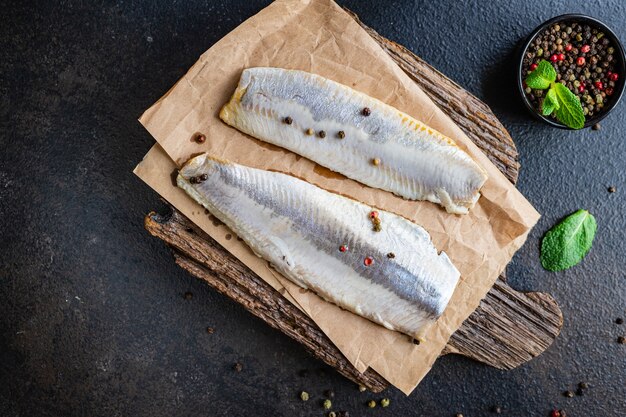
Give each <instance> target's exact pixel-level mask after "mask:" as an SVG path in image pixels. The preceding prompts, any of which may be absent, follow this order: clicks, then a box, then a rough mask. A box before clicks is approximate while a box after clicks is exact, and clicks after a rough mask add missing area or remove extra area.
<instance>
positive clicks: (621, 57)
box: [517, 13, 626, 130]
mask: <svg viewBox="0 0 626 417" xmlns="http://www.w3.org/2000/svg"><path fill="white" fill-rule="evenodd" d="M568 20H574V21H579V22H583V23H585V22H587V23H589V24H590V25H592V26H595V27H596V28H597V29H599V30H602V32H604V33H605V36H609V38H610V39H611V41H613V43H614V47H615V52H616V53H615V54H614V55H615V56H616V57H617V58H618V64H617V66H618V67H619V72H620V76H621V77H620V79H619V81H618V84H616V85H615V87H614V92H613V96H612V100H611V102H610V103H609V105H608V106H606V107H605V108H604V109H602V112H600V113H599V114H597V115H593V116H591V117H585V124H584V126H583V128H586V127H589V126H593V125H594V124H596V123H598V122H599V121H601V120H602V119H604V118H605V117H606V116H608V115H609V113H611V111H613V109H614V108H615V106H617V104H618V103H619V101H620V100H621V98H622V95H623V94H624V87H625V85H626V81H625V80H624V78H625V76H626V54H625V52H624V45H622V42H621V41H620V40H619V38H618V36H617V34H616V33H615V31H613V29H611V28H610V27H609V26H607V24H606V23H604V22H602V21H601V20H599V19H596V18H595V17H591V16H588V15H585V14H579V13H568V14H562V15H559V16H555V17H553V18H551V19H548V20H546V21H544V22H543V23H541V24H540V25H539V26H537V27H536V28H535V29H533V31H532V32H530V34H529V35H528V36H527V37H526V39H525V41H524V43H523V45H522V47H521V52H520V54H519V63H518V67H517V87H518V90H519V93H520V96H521V98H522V101H523V102H524V105H525V106H526V108H527V109H528V111H529V112H530V113H531V114H532V115H533V116H534V117H535V118H536V119H538V120H541V121H543V122H544V123H546V124H549V125H550V126H553V127H557V128H560V129H567V130H577V129H573V128H571V127H569V126H566V125H564V124H562V123H560V122H558V121H557V120H554V119H551V118H548V117H546V116H543V115H542V114H541V113H540V112H539V110H537V109H535V107H533V105H532V103H531V102H530V100H528V98H527V97H526V92H525V91H524V85H523V81H524V78H525V77H524V74H523V73H522V71H523V67H524V56H525V55H526V52H527V51H528V48H529V47H530V46H531V44H532V42H533V41H534V40H535V38H536V37H537V35H538V34H539V33H540V32H542V31H543V30H544V29H546V28H547V27H549V26H550V25H552V24H554V23H559V22H563V21H568Z"/></svg>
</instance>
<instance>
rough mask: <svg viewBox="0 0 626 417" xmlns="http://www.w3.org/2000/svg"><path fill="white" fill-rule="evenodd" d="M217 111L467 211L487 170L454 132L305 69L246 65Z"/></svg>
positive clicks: (294, 147)
mask: <svg viewBox="0 0 626 417" xmlns="http://www.w3.org/2000/svg"><path fill="white" fill-rule="evenodd" d="M220 118H221V119H222V120H223V121H224V122H226V123H227V124H229V125H231V126H233V127H235V128H237V129H239V130H241V131H242V132H244V133H247V134H249V135H252V136H254V137H255V138H258V139H260V140H263V141H265V142H268V143H272V144H274V145H277V146H280V147H283V148H286V149H289V150H290V151H292V152H295V153H297V154H300V155H302V156H304V157H306V158H308V159H310V160H312V161H314V162H316V163H318V164H320V165H323V166H325V167H327V168H329V169H331V170H333V171H336V172H339V173H341V174H343V175H345V176H346V177H348V178H352V179H354V180H356V181H359V182H361V183H363V184H365V185H368V186H370V187H374V188H380V189H383V190H387V191H390V192H392V193H394V194H396V195H399V196H401V197H404V198H406V199H410V200H428V201H432V202H433V203H437V204H441V205H442V206H443V207H445V209H446V210H447V211H448V212H450V213H457V214H465V213H467V212H468V210H469V209H470V208H472V207H473V206H474V204H475V203H476V201H477V200H478V198H479V197H480V193H479V190H480V188H481V187H482V186H483V184H484V183H485V181H486V180H487V174H486V173H485V171H484V170H483V169H482V168H481V167H480V165H478V163H476V161H474V160H473V159H472V157H471V156H469V155H468V154H467V153H466V152H465V151H463V150H462V149H460V148H459V147H458V146H457V145H456V144H455V143H454V141H453V140H452V139H450V138H448V137H446V136H444V135H442V134H441V133H439V132H437V131H435V130H433V129H431V128H430V127H428V126H426V125H424V124H422V123H421V122H419V121H417V120H415V119H414V118H412V117H411V116H409V115H407V114H405V113H402V112H401V111H399V110H397V109H395V108H393V107H391V106H389V105H387V104H385V103H383V102H381V101H379V100H376V99H374V98H372V97H369V96H367V95H365V94H363V93H360V92H358V91H355V90H353V89H351V88H349V87H346V86H345V85H342V84H339V83H336V82H334V81H331V80H328V79H326V78H323V77H321V76H319V75H315V74H311V73H308V72H305V71H296V70H285V69H282V68H249V69H245V70H244V71H243V73H242V75H241V79H240V80H239V85H238V86H237V89H236V90H235V93H234V94H233V96H232V98H231V99H230V101H229V102H228V103H227V104H226V105H225V106H224V107H223V108H222V110H221V112H220Z"/></svg>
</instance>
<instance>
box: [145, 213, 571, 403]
mask: <svg viewBox="0 0 626 417" xmlns="http://www.w3.org/2000/svg"><path fill="white" fill-rule="evenodd" d="M145 227H146V229H147V230H148V232H150V234H152V235H153V236H156V237H158V238H159V239H161V240H163V241H164V242H165V243H167V244H168V245H169V246H171V247H172V248H173V249H174V250H175V254H176V255H175V256H176V262H177V263H178V264H179V265H180V266H181V267H183V268H184V269H186V270H187V271H189V272H190V273H191V274H192V275H194V276H196V277H198V278H201V279H204V280H205V281H207V282H208V283H209V284H210V285H211V286H212V287H214V288H215V289H217V290H218V291H219V292H220V293H222V294H224V295H226V296H228V297H229V298H232V299H233V300H235V301H237V302H238V303H239V304H241V305H242V306H243V307H244V308H246V309H247V310H248V311H250V312H251V313H252V314H254V315H255V316H257V317H259V318H261V319H262V320H264V321H265V322H266V323H268V324H269V325H270V326H272V327H274V328H276V329H279V330H280V331H281V332H283V333H285V334H286V335H288V336H289V337H291V338H293V339H295V340H297V341H298V342H299V343H301V344H302V345H303V346H305V348H307V350H308V351H309V352H311V353H312V354H313V355H314V356H315V357H317V358H318V359H321V360H322V361H324V362H325V363H327V364H328V365H330V366H332V367H334V368H336V369H337V371H338V372H339V373H341V374H342V375H344V376H346V377H347V378H349V379H351V380H353V381H355V382H356V383H358V384H361V385H364V386H365V387H367V388H368V389H370V390H371V391H373V392H380V391H381V390H383V389H384V388H385V386H386V384H387V383H386V382H385V381H384V379H383V378H382V377H381V376H380V375H378V374H377V373H375V372H373V371H371V370H368V371H367V372H365V373H363V374H361V373H360V372H358V371H357V370H356V369H355V368H354V367H353V366H352V365H351V364H350V363H349V362H348V361H347V359H346V358H345V357H344V356H343V355H342V354H341V352H340V351H339V350H338V349H337V348H336V347H335V345H333V343H332V342H331V341H330V340H329V339H328V337H326V335H324V333H323V332H322V331H321V330H320V329H319V327H318V326H317V325H316V324H315V323H314V322H313V321H312V320H311V319H310V318H309V317H308V316H307V315H305V314H304V313H302V312H301V311H300V310H299V309H298V308H297V307H295V306H294V305H293V304H291V303H290V302H289V301H288V300H287V299H286V298H285V297H283V296H282V295H281V294H280V293H279V292H277V291H276V290H274V289H273V288H272V287H271V286H270V285H269V284H267V283H266V282H265V281H263V280H262V279H261V278H259V277H258V276H257V275H256V274H255V273H254V272H252V271H251V270H250V269H249V268H248V267H246V266H245V265H244V264H243V263H241V261H239V260H238V259H237V258H235V257H234V256H233V255H231V254H230V253H229V252H228V251H226V250H225V249H224V248H222V247H221V246H220V245H219V244H218V243H217V242H215V241H214V240H213V239H212V238H211V237H210V236H208V235H207V234H206V233H204V231H202V230H201V229H199V228H198V227H197V226H196V225H195V224H194V223H193V222H191V221H190V220H189V219H187V218H186V217H185V216H183V215H182V214H180V213H179V212H178V211H177V210H176V209H173V208H172V213H171V215H168V216H165V217H162V216H160V215H158V214H156V213H150V214H149V215H148V216H146V218H145ZM562 324H563V317H562V315H561V311H560V310H559V308H558V306H557V304H556V302H555V301H554V299H553V298H552V297H551V296H550V295H548V294H543V293H528V294H524V293H520V292H517V291H515V290H513V289H512V288H510V287H509V286H508V285H507V284H506V283H505V281H504V279H503V278H502V277H501V278H500V279H499V280H498V281H497V282H496V285H494V287H493V288H492V289H491V291H490V292H489V293H488V294H487V296H486V297H485V299H484V300H483V301H482V302H481V304H480V306H479V307H478V308H477V309H476V311H474V313H472V315H471V316H470V317H469V318H468V319H467V320H466V321H465V322H464V323H463V324H462V325H461V327H460V328H459V329H458V330H457V331H456V332H455V333H454V334H453V335H452V337H451V338H450V341H449V342H448V345H447V346H446V348H445V350H444V351H443V352H442V354H447V353H456V354H461V355H464V356H468V357H470V358H473V359H476V360H478V361H481V362H483V363H486V364H488V365H491V366H495V367H497V368H500V369H512V368H515V367H516V366H519V365H521V364H522V363H524V362H526V361H528V360H530V359H532V358H533V357H535V356H537V355H539V354H540V353H541V352H543V351H544V350H545V349H547V348H548V346H550V345H551V344H552V342H553V341H554V339H555V338H556V336H557V335H558V334H559V332H560V329H561V326H562Z"/></svg>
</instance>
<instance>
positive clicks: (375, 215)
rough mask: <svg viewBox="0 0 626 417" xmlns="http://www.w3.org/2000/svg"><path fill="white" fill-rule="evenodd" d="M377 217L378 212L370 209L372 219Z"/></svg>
mask: <svg viewBox="0 0 626 417" xmlns="http://www.w3.org/2000/svg"><path fill="white" fill-rule="evenodd" d="M375 217H378V212H377V211H370V219H373V218H375Z"/></svg>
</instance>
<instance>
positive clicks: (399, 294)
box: [177, 154, 460, 339]
mask: <svg viewBox="0 0 626 417" xmlns="http://www.w3.org/2000/svg"><path fill="white" fill-rule="evenodd" d="M177 183H178V186H179V187H180V188H182V189H183V190H185V191H186V192H187V193H188V194H189V195H190V196H191V197H192V198H193V199H194V200H196V201H197V202H198V203H200V204H201V205H203V206H204V207H205V208H207V209H208V210H209V211H210V212H211V213H212V214H213V215H214V216H215V217H217V218H218V219H219V220H221V221H222V222H224V223H225V224H226V225H227V226H228V227H229V228H230V229H231V230H232V231H233V232H235V233H236V234H237V235H238V236H239V237H241V238H242V239H243V240H244V241H245V242H246V243H247V244H248V245H249V246H250V248H251V249H252V250H253V251H254V253H256V254H257V255H258V256H260V257H261V258H263V259H265V260H267V261H269V262H270V263H271V264H272V265H273V267H274V268H275V269H276V270H278V271H279V272H280V273H281V274H283V275H284V276H285V277H287V278H289V279H290V280H291V281H293V282H294V283H296V284H297V285H299V286H301V287H303V288H308V289H310V290H312V291H314V292H315V293H317V294H318V295H320V296H321V297H322V298H324V299H325V300H327V301H330V302H332V303H335V304H337V305H338V306H340V307H343V308H344V309H347V310H349V311H352V312H354V313H356V314H359V315H361V316H363V317H365V318H368V319H370V320H372V321H374V322H376V323H379V324H381V325H383V326H385V327H386V328H388V329H392V330H397V331H400V332H403V333H406V334H408V335H410V336H411V337H415V338H418V339H419V338H421V337H422V335H423V332H424V330H425V329H426V328H427V327H428V326H429V325H430V324H432V323H433V322H434V321H435V320H436V319H437V318H438V317H439V316H441V314H442V313H443V311H444V309H445V308H446V305H447V304H448V301H449V300H450V297H451V296H452V293H453V291H454V288H455V287H456V285H457V282H458V280H459V276H460V274H459V271H458V270H457V269H456V268H455V267H454V265H453V264H452V262H451V261H450V259H449V258H448V256H447V255H446V254H445V253H444V252H441V253H437V249H436V248H435V246H434V245H433V243H432V241H431V238H430V235H429V234H428V232H426V230H424V228H422V227H421V226H418V225H417V224H415V223H413V222H411V221H409V220H407V219H405V218H403V217H400V216H398V215H395V214H392V213H389V212H385V211H382V210H378V211H377V212H378V218H379V219H380V225H381V228H382V230H381V231H378V232H377V231H374V230H373V222H372V219H371V217H370V216H371V212H372V208H371V207H369V206H367V205H365V204H362V203H360V202H357V201H355V200H351V199H349V198H346V197H343V196H340V195H338V194H334V193H331V192H328V191H325V190H323V189H321V188H319V187H316V186H314V185H312V184H309V183H308V182H305V181H302V180H300V179H297V178H295V177H292V176H290V175H286V174H282V173H277V172H270V171H264V170H259V169H254V168H250V167H246V166H243V165H238V164H234V163H230V162H226V161H221V160H218V159H214V158H211V157H209V156H207V155H206V154H203V155H199V156H197V157H195V158H193V159H191V160H189V161H188V162H187V163H186V164H185V165H184V166H183V167H182V168H181V170H180V171H179V175H178V178H177Z"/></svg>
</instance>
